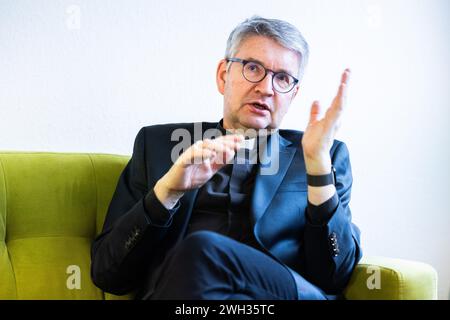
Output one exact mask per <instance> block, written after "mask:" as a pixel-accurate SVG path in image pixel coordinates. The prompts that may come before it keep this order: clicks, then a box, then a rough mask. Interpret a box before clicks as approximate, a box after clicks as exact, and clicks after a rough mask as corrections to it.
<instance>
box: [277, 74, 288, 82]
mask: <svg viewBox="0 0 450 320" xmlns="http://www.w3.org/2000/svg"><path fill="white" fill-rule="evenodd" d="M277 81H279V82H284V83H287V84H290V83H291V77H289V76H288V75H287V74H285V73H279V74H277Z"/></svg>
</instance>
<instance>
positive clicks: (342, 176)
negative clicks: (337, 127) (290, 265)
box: [304, 142, 362, 294]
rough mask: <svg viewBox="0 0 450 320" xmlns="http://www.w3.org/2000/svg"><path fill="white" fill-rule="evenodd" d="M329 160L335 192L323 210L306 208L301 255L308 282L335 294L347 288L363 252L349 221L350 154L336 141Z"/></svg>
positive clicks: (355, 228) (358, 237)
mask: <svg viewBox="0 0 450 320" xmlns="http://www.w3.org/2000/svg"><path fill="white" fill-rule="evenodd" d="M332 150H333V149H332ZM331 158H332V163H333V166H334V168H335V169H336V193H335V194H334V196H333V198H331V199H330V200H329V201H327V202H326V203H325V204H324V206H322V207H321V206H319V207H315V208H313V207H312V206H311V205H308V207H307V209H306V212H305V214H306V225H305V232H304V250H305V252H304V253H305V258H306V259H305V261H306V266H305V271H306V275H305V276H306V277H307V278H308V280H309V281H311V282H312V283H314V284H316V285H317V286H319V287H321V288H322V289H323V290H325V291H326V292H327V293H330V294H335V293H340V292H342V290H343V289H344V288H345V286H346V285H347V283H348V281H349V280H350V276H351V274H352V271H353V269H354V268H355V266H356V264H357V263H358V261H359V260H360V259H361V256H362V252H361V248H360V244H359V243H360V231H359V229H358V227H357V226H356V225H354V224H353V223H352V221H351V212H350V207H349V202H350V195H351V188H352V181H353V178H352V172H351V165H350V159H349V152H348V149H347V147H346V145H345V144H344V143H343V142H335V148H334V152H332V157H331Z"/></svg>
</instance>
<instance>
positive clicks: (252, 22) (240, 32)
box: [225, 16, 309, 80]
mask: <svg viewBox="0 0 450 320" xmlns="http://www.w3.org/2000/svg"><path fill="white" fill-rule="evenodd" d="M255 35H258V36H264V37H268V38H270V39H272V40H275V41H276V42H278V43H279V44H280V45H282V46H283V47H285V48H287V49H290V50H293V51H295V52H296V53H297V54H298V55H299V56H300V68H299V72H298V79H299V80H301V79H302V77H303V75H304V72H305V68H306V65H307V63H308V56H309V48H308V43H307V42H306V40H305V38H303V35H302V34H301V33H300V31H299V30H298V29H297V28H296V27H295V26H293V25H292V24H290V23H289V22H286V21H283V20H277V19H266V18H262V17H260V16H253V17H251V18H249V19H246V20H245V21H244V22H241V23H240V24H239V25H238V26H237V27H236V28H234V30H233V31H232V32H231V33H230V36H229V37H228V41H227V49H226V50H225V58H231V57H233V56H234V55H235V54H236V52H237V51H238V49H239V47H240V45H241V43H242V42H243V40H245V39H247V38H249V37H251V36H255Z"/></svg>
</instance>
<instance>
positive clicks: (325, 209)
mask: <svg viewBox="0 0 450 320" xmlns="http://www.w3.org/2000/svg"><path fill="white" fill-rule="evenodd" d="M338 205H339V196H338V195H337V192H335V193H334V195H333V196H332V197H331V198H330V199H328V200H327V201H325V202H324V203H322V204H321V205H318V206H315V205H313V204H312V203H310V202H309V201H308V206H307V208H306V217H307V219H308V221H309V222H310V223H311V224H313V225H322V226H323V225H326V224H327V223H328V221H330V219H331V217H332V216H333V214H334V212H335V211H336V209H337V207H338Z"/></svg>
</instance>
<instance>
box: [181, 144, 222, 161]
mask: <svg viewBox="0 0 450 320" xmlns="http://www.w3.org/2000/svg"><path fill="white" fill-rule="evenodd" d="M215 155H216V152H215V151H213V150H210V149H207V148H201V147H199V143H196V144H195V145H194V147H193V148H189V149H188V150H186V152H185V155H184V157H180V158H182V159H181V161H182V163H183V164H184V165H186V166H188V165H192V164H201V163H204V162H207V161H210V160H212V159H213V158H214V157H215Z"/></svg>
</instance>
